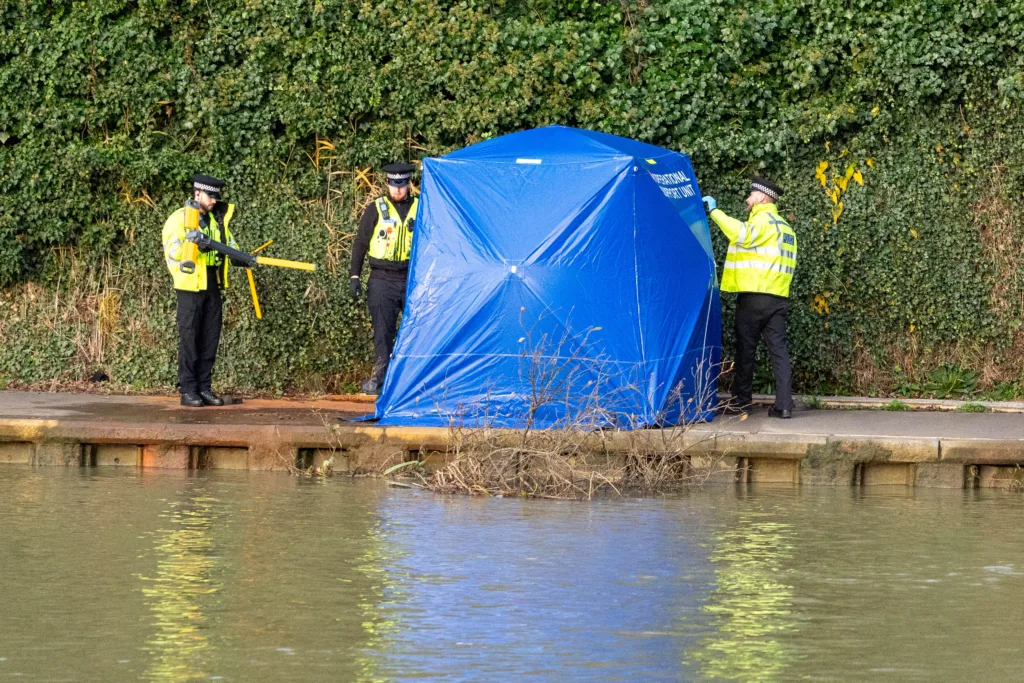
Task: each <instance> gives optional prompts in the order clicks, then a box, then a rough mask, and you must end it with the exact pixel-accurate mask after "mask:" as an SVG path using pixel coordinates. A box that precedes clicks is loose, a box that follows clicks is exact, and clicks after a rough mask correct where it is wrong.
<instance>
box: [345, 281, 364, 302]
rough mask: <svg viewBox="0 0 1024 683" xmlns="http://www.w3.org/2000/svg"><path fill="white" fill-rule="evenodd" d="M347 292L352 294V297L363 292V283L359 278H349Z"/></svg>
mask: <svg viewBox="0 0 1024 683" xmlns="http://www.w3.org/2000/svg"><path fill="white" fill-rule="evenodd" d="M348 293H349V294H350V295H352V298H353V299H358V298H359V295H360V294H362V293H363V283H362V282H360V281H359V278H357V277H353V278H349V281H348Z"/></svg>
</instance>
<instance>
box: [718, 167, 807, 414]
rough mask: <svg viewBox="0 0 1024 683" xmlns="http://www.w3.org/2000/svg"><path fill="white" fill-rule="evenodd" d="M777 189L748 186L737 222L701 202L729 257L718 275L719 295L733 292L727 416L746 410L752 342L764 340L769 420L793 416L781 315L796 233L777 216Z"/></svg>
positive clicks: (757, 182)
mask: <svg viewBox="0 0 1024 683" xmlns="http://www.w3.org/2000/svg"><path fill="white" fill-rule="evenodd" d="M781 196H782V189H781V188H780V187H779V186H778V185H776V184H775V183H773V182H770V181H768V180H766V179H764V178H755V179H754V180H753V181H752V182H751V184H750V195H749V196H748V197H747V208H748V209H749V210H750V215H749V216H747V220H745V221H741V220H737V219H735V218H730V217H729V216H727V215H726V214H725V212H724V211H722V210H721V209H719V208H717V204H716V202H715V198H714V197H704V203H705V204H707V206H708V211H710V212H711V220H713V221H714V222H715V223H716V224H717V225H718V227H719V228H721V230H722V232H723V233H725V236H726V237H727V238H729V252H728V254H727V255H726V257H725V267H724V268H723V270H722V291H723V292H736V294H737V297H736V366H735V374H734V376H733V386H732V404H731V405H730V406H729V408H728V409H729V410H730V411H732V412H741V413H743V412H747V411H748V410H750V406H751V398H752V396H751V394H752V392H753V384H754V361H755V358H756V354H757V343H758V341H760V339H762V338H763V339H764V342H765V344H766V345H767V346H768V353H769V354H770V355H771V357H772V372H773V374H774V375H775V405H774V406H772V408H771V409H769V411H768V414H769V415H770V416H772V417H780V418H790V417H792V416H793V387H792V377H791V374H792V371H791V368H790V363H789V351H788V350H787V348H786V315H787V313H788V312H789V288H790V285H791V284H792V282H793V273H794V272H795V271H796V233H795V232H794V231H793V228H792V227H790V225H789V223H788V222H786V220H785V219H784V218H782V216H781V215H780V214H779V210H778V208H777V207H776V206H775V202H776V201H778V199H779V197H781Z"/></svg>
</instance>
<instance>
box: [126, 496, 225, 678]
mask: <svg viewBox="0 0 1024 683" xmlns="http://www.w3.org/2000/svg"><path fill="white" fill-rule="evenodd" d="M190 493H191V494H192V495H190V497H189V498H188V499H187V500H185V501H179V502H174V503H171V505H170V511H169V512H168V513H165V514H163V515H161V516H162V517H164V518H165V519H167V520H168V521H169V522H170V528H168V529H162V530H160V531H158V532H157V538H156V543H155V546H154V550H155V551H156V555H157V558H158V560H157V567H156V575H155V576H153V577H142V579H143V581H145V582H146V583H147V586H146V587H144V588H143V589H142V592H143V594H144V595H145V596H146V602H147V603H148V604H149V609H150V611H151V613H152V615H153V622H152V625H153V626H154V627H155V629H156V630H155V632H154V633H153V635H152V636H151V637H150V638H149V639H148V640H147V641H146V645H145V650H146V651H147V652H148V653H149V655H150V663H149V667H148V668H147V669H146V673H145V678H146V679H147V680H151V681H189V680H195V679H197V678H204V677H209V674H208V673H206V672H205V671H203V664H204V661H205V660H206V659H208V658H207V657H206V656H204V654H205V651H206V650H208V649H209V648H210V643H209V640H208V639H207V636H206V633H207V632H208V631H209V630H210V626H211V625H210V624H208V623H207V622H208V617H207V615H206V614H204V612H203V606H202V603H203V602H204V601H209V596H211V595H213V594H215V593H216V592H217V591H218V590H219V589H220V586H218V585H217V583H216V582H215V581H214V580H213V577H212V574H213V572H212V570H213V568H214V567H215V566H216V565H217V563H218V559H217V557H216V555H215V552H214V544H213V539H212V538H211V536H210V531H211V529H212V527H213V525H214V521H215V519H214V518H215V516H216V515H215V513H216V511H215V505H216V504H217V502H218V501H217V500H216V499H214V498H209V497H206V496H205V495H204V493H205V492H204V491H202V490H196V491H193V492H190Z"/></svg>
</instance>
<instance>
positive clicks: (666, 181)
mask: <svg viewBox="0 0 1024 683" xmlns="http://www.w3.org/2000/svg"><path fill="white" fill-rule="evenodd" d="M651 178H653V179H654V182H656V183H658V187H659V188H661V192H662V194H664V195H665V196H666V197H668V198H669V199H684V198H687V197H695V196H697V191H696V190H694V189H693V185H692V184H691V183H692V182H693V179H692V178H690V176H688V175H686V173H685V172H684V171H673V172H671V173H651Z"/></svg>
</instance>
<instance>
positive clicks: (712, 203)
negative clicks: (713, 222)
mask: <svg viewBox="0 0 1024 683" xmlns="http://www.w3.org/2000/svg"><path fill="white" fill-rule="evenodd" d="M701 201H703V202H704V203H705V204H707V205H708V213H711V212H712V211H714V210H715V209H717V208H718V202H716V201H715V198H714V197H712V196H711V195H707V196H705V197H701Z"/></svg>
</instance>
